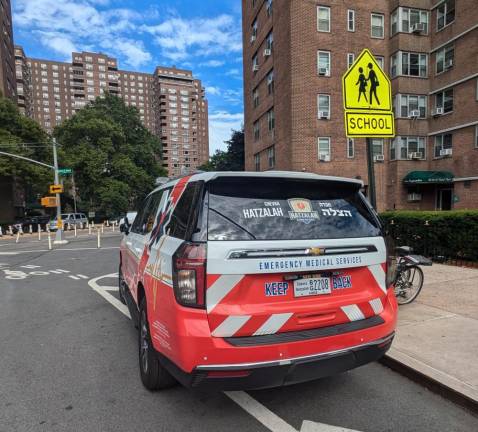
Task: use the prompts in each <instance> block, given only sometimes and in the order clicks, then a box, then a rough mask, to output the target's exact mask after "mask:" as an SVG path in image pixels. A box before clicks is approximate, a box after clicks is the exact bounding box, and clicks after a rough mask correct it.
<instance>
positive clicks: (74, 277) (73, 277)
mask: <svg viewBox="0 0 478 432" xmlns="http://www.w3.org/2000/svg"><path fill="white" fill-rule="evenodd" d="M68 277H69V278H72V279H75V280H80V278H79V277H76V276H71V275H70V276H68Z"/></svg>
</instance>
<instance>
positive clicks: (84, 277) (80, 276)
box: [77, 274, 89, 279]
mask: <svg viewBox="0 0 478 432" xmlns="http://www.w3.org/2000/svg"><path fill="white" fill-rule="evenodd" d="M77 276H78V277H79V278H81V279H89V277H88V276H85V275H83V274H77Z"/></svg>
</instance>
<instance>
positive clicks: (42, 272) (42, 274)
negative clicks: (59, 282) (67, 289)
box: [28, 271, 50, 276]
mask: <svg viewBox="0 0 478 432" xmlns="http://www.w3.org/2000/svg"><path fill="white" fill-rule="evenodd" d="M28 274H29V275H31V276H47V275H49V274H50V272H47V271H32V272H30V273H28Z"/></svg>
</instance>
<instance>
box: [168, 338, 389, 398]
mask: <svg viewBox="0 0 478 432" xmlns="http://www.w3.org/2000/svg"><path fill="white" fill-rule="evenodd" d="M394 335H395V334H394V333H391V334H389V335H388V336H385V337H383V338H380V339H377V340H375V341H372V342H367V343H365V344H362V345H358V346H354V347H349V348H346V349H342V350H336V351H329V352H323V353H320V354H315V355H308V356H302V357H296V358H290V359H284V360H275V361H266V362H257V363H236V364H215V365H204V366H202V365H200V366H197V367H196V368H195V369H194V370H193V371H192V372H191V373H186V372H184V371H182V370H181V369H179V368H178V367H177V366H176V365H175V364H174V363H172V362H171V361H170V360H168V359H167V358H166V357H164V356H162V355H160V359H161V363H162V364H163V366H164V367H166V369H168V371H169V372H170V373H171V374H172V375H173V376H174V377H175V378H176V379H177V380H178V381H179V382H181V384H183V385H184V386H186V387H194V388H200V389H208V390H251V389H259V388H268V387H279V386H284V385H290V384H296V383H300V382H304V381H310V380H314V379H318V378H323V377H326V376H330V375H334V374H337V373H341V372H345V371H347V370H350V369H354V368H356V367H359V366H362V365H365V364H367V363H370V362H372V361H375V360H378V359H379V358H381V357H382V356H383V355H384V354H385V353H386V352H387V350H388V349H389V348H390V345H391V343H392V340H393V337H394Z"/></svg>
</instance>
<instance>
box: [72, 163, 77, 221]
mask: <svg viewBox="0 0 478 432" xmlns="http://www.w3.org/2000/svg"><path fill="white" fill-rule="evenodd" d="M71 182H72V183H73V206H74V207H75V213H76V185H75V173H74V172H73V170H72V171H71Z"/></svg>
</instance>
